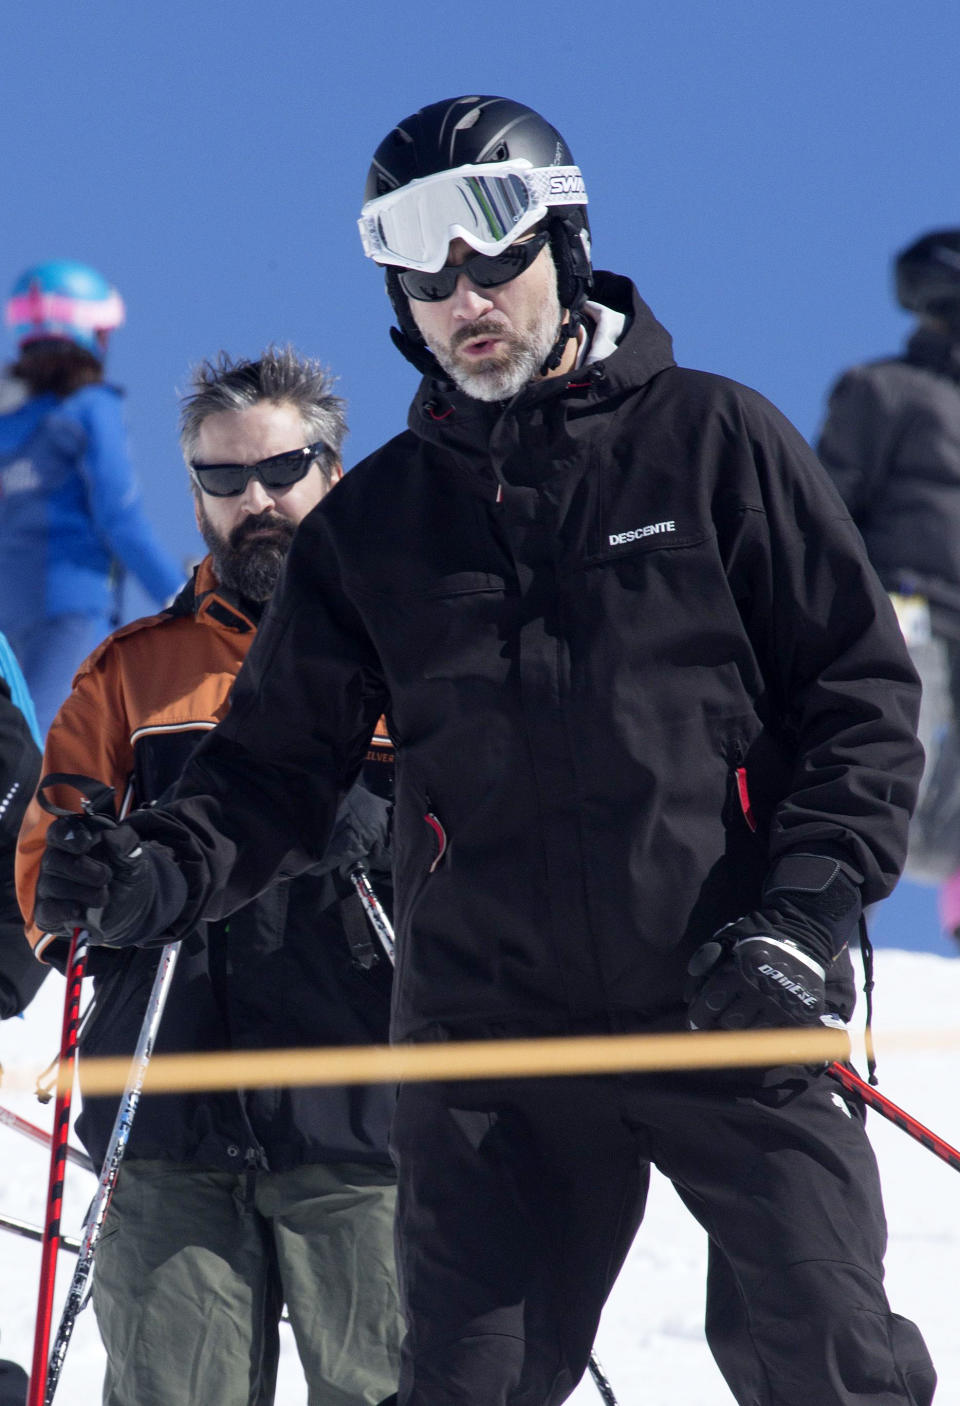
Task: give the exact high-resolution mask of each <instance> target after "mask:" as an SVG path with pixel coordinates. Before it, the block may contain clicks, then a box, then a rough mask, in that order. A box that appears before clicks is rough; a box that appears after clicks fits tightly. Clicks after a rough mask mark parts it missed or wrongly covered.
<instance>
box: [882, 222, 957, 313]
mask: <svg viewBox="0 0 960 1406" xmlns="http://www.w3.org/2000/svg"><path fill="white" fill-rule="evenodd" d="M895 276H896V290H897V302H898V303H899V304H900V306H901V307H903V308H906V309H907V311H908V312H912V313H916V314H918V315H919V316H928V317H946V318H948V319H949V320H950V321H951V322H956V321H957V319H958V316H960V229H941V230H934V231H932V232H931V233H930V234H925V235H923V236H922V238H920V239H918V240H916V241H915V243H913V244H911V245H909V246H908V247H907V248H906V249H903V250H901V252H900V253H899V254H898V255H897V258H896V263H895Z"/></svg>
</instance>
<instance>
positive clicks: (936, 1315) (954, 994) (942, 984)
mask: <svg viewBox="0 0 960 1406" xmlns="http://www.w3.org/2000/svg"><path fill="white" fill-rule="evenodd" d="M62 1000H63V982H62V979H61V978H59V977H57V976H52V977H50V978H49V979H48V981H47V982H46V984H45V986H44V987H43V988H42V989H41V992H40V994H39V996H38V997H37V999H36V1000H35V1002H34V1004H33V1006H32V1007H31V1008H30V1010H29V1011H28V1012H27V1016H26V1018H25V1019H24V1020H13V1021H7V1022H5V1023H4V1024H3V1025H2V1026H0V1061H2V1063H3V1065H4V1066H6V1068H7V1070H8V1071H12V1070H13V1069H14V1068H15V1067H18V1066H19V1067H23V1066H27V1067H30V1068H36V1067H38V1066H39V1065H40V1064H45V1063H46V1061H47V1060H48V1059H49V1058H50V1057H52V1055H53V1054H54V1053H55V1051H56V1047H57V1044H58V1041H59V1031H60V1018H61V1010H62ZM958 1011H960V961H956V960H951V959H949V958H943V957H938V956H934V955H932V954H928V953H916V952H902V951H896V950H892V949H881V950H880V951H878V952H877V995H876V1011H875V1031H876V1039H877V1050H878V1056H879V1064H880V1070H879V1072H880V1079H881V1083H880V1090H881V1092H882V1093H884V1094H886V1096H887V1097H888V1098H890V1099H892V1100H893V1101H894V1102H896V1103H899V1104H900V1105H901V1106H902V1107H904V1108H906V1109H907V1110H908V1111H909V1112H910V1113H912V1114H913V1115H914V1116H915V1117H917V1118H919V1119H920V1121H921V1122H923V1123H926V1124H927V1126H929V1127H931V1128H932V1129H933V1130H934V1131H935V1132H937V1133H939V1134H940V1135H941V1136H942V1137H944V1138H945V1139H946V1140H947V1141H948V1142H950V1143H952V1144H953V1145H954V1146H960V1101H958V1099H957V1090H958V1088H960V1048H954V1049H947V1050H943V1051H936V1050H933V1051H930V1052H929V1053H924V1054H903V1053H898V1052H896V1050H894V1049H893V1048H891V1049H890V1050H889V1052H886V1053H885V1051H884V1036H885V1035H887V1034H889V1035H891V1036H892V1035H893V1034H894V1032H896V1031H897V1030H916V1029H923V1028H925V1029H928V1030H942V1029H946V1028H948V1027H951V1026H952V1027H954V1028H960V1018H958ZM0 1103H2V1104H3V1105H4V1106H5V1107H8V1108H11V1109H13V1110H14V1111H15V1112H17V1113H19V1114H20V1115H21V1116H22V1117H24V1118H27V1119H29V1120H30V1121H31V1122H34V1123H38V1124H41V1125H42V1126H44V1127H46V1128H49V1127H50V1125H51V1122H52V1113H53V1105H52V1104H49V1105H47V1106H46V1107H43V1106H41V1105H40V1104H39V1103H38V1102H37V1101H36V1099H35V1098H34V1097H33V1096H32V1095H30V1094H15V1093H13V1092H7V1091H5V1090H4V1089H3V1087H2V1085H0ZM869 1127H870V1133H871V1137H872V1139H873V1143H874V1146H875V1148H876V1150H877V1155H878V1158H879V1161H880V1167H881V1172H882V1174H883V1182H884V1188H885V1195H886V1205H887V1215H888V1220H889V1223H890V1249H889V1253H888V1256H887V1286H888V1290H889V1294H890V1299H891V1302H892V1304H893V1306H894V1308H895V1309H896V1310H897V1311H898V1312H900V1313H903V1314H906V1315H907V1316H908V1317H911V1318H914V1319H915V1320H916V1321H917V1322H918V1323H919V1324H920V1325H921V1327H922V1329H923V1332H924V1335H925V1337H926V1339H927V1343H928V1345H929V1347H930V1350H931V1352H932V1354H933V1357H934V1360H935V1361H936V1363H937V1367H938V1370H939V1373H940V1390H939V1392H938V1397H937V1400H938V1406H960V1335H958V1334H957V1331H956V1309H955V1301H954V1298H953V1292H952V1285H953V1284H954V1283H955V1280H956V1273H957V1265H958V1262H960V1255H958V1251H960V1175H958V1173H957V1172H955V1171H953V1170H952V1169H951V1168H950V1167H948V1166H947V1165H946V1163H944V1162H942V1161H940V1160H939V1159H938V1158H936V1157H934V1156H933V1155H932V1154H931V1153H929V1152H927V1151H926V1150H925V1149H924V1148H922V1147H921V1146H920V1145H919V1144H918V1143H916V1142H915V1141H914V1140H913V1139H912V1138H910V1137H908V1136H907V1135H906V1134H905V1133H903V1132H901V1131H900V1130H899V1129H898V1128H895V1127H894V1126H893V1125H892V1124H890V1123H888V1122H886V1121H885V1120H884V1119H882V1118H881V1117H879V1116H878V1115H876V1114H871V1115H870V1120H869ZM48 1165H49V1162H48V1156H47V1153H46V1151H45V1150H44V1149H43V1148H41V1147H38V1146H35V1145H34V1144H33V1143H31V1142H29V1141H27V1140H26V1139H25V1138H24V1137H22V1136H21V1135H20V1134H18V1133H15V1132H13V1131H11V1130H10V1129H8V1128H6V1127H4V1126H0V1212H3V1213H5V1214H7V1215H12V1216H16V1217H18V1218H20V1219H22V1220H28V1221H30V1222H32V1223H33V1224H37V1225H39V1224H40V1222H41V1220H42V1216H43V1205H44V1198H45V1194H46V1185H47V1171H48ZM93 1186H94V1180H93V1177H92V1176H91V1175H90V1174H89V1173H87V1172H84V1171H82V1170H81V1169H79V1168H77V1167H75V1166H74V1165H73V1164H69V1165H68V1172H67V1179H66V1193H65V1209H64V1215H63V1229H64V1232H65V1233H67V1234H78V1233H79V1229H80V1223H81V1219H82V1216H83V1213H84V1210H85V1208H86V1204H87V1202H88V1200H89V1197H90V1195H91V1194H92V1191H93ZM0 1251H2V1258H0V1265H2V1271H0V1357H10V1358H13V1359H14V1360H16V1361H18V1362H20V1363H22V1364H23V1365H24V1367H25V1368H27V1370H29V1365H30V1359H31V1355H32V1346H33V1324H34V1317H35V1312H36V1298H37V1287H38V1276H39V1266H40V1249H39V1246H38V1245H37V1244H35V1243H33V1242H31V1241H28V1240H24V1239H21V1238H19V1237H16V1236H13V1235H9V1234H5V1233H4V1234H0ZM74 1263H75V1259H74V1257H73V1256H72V1255H70V1254H67V1253H63V1254H62V1256H61V1261H60V1270H59V1274H58V1279H57V1290H58V1293H57V1307H56V1314H55V1320H54V1321H55V1322H56V1321H57V1319H58V1317H59V1311H60V1303H61V1301H62V1298H63V1294H64V1293H65V1291H66V1287H67V1285H68V1283H69V1279H70V1275H71V1273H72V1269H73V1265H74ZM705 1269H706V1245H705V1239H704V1236H703V1233H702V1232H701V1231H700V1229H699V1227H698V1226H697V1225H696V1224H695V1222H694V1221H693V1220H692V1219H691V1218H690V1216H689V1215H688V1213H687V1212H686V1210H685V1209H684V1208H683V1206H682V1205H681V1203H680V1201H679V1199H678V1198H677V1196H676V1195H675V1194H674V1192H673V1190H672V1188H671V1187H670V1185H669V1184H668V1183H667V1182H666V1181H664V1180H663V1179H662V1178H659V1177H658V1178H655V1180H654V1185H653V1187H652V1190H651V1195H650V1205H649V1210H648V1213H647V1218H646V1221H645V1224H644V1226H643V1227H642V1229H641V1231H640V1233H639V1235H638V1237H637V1240H636V1243H635V1245H634V1247H633V1250H632V1252H631V1255H630V1257H629V1259H628V1261H627V1264H626V1266H625V1268H624V1270H623V1273H622V1275H621V1277H620V1280H619V1282H618V1284H617V1285H616V1288H615V1289H614V1292H613V1294H612V1296H611V1299H610V1302H609V1303H608V1305H607V1308H606V1311H605V1313H604V1317H603V1322H602V1324H601V1326H600V1333H599V1336H598V1339H597V1357H598V1359H599V1361H600V1363H601V1364H602V1366H603V1368H604V1369H605V1371H606V1372H607V1375H608V1376H609V1378H610V1381H611V1384H612V1386H613V1389H614V1391H615V1393H616V1395H617V1398H618V1400H619V1402H620V1406H675V1403H677V1402H680V1401H682V1402H683V1403H684V1406H728V1404H729V1403H730V1401H731V1400H732V1398H731V1396H730V1393H729V1392H728V1390H727V1388H726V1386H725V1385H724V1383H723V1381H722V1379H721V1378H720V1376H719V1374H718V1372H717V1370H716V1368H715V1367H714V1365H713V1362H712V1359H711V1357H710V1354H709V1352H708V1350H707V1348H706V1345H705V1343H704V1340H703V1333H702V1329H701V1318H702V1311H703V1286H704V1276H705ZM102 1370H103V1352H102V1349H101V1347H100V1343H99V1339H98V1336H97V1329H96V1323H95V1321H94V1318H93V1312H92V1309H90V1308H87V1309H86V1310H85V1311H84V1312H83V1313H82V1314H81V1316H80V1319H79V1321H78V1323H77V1327H76V1330H75V1332H74V1335H73V1340H72V1342H71V1345H70V1349H69V1351H68V1353H67V1359H66V1365H65V1367H64V1371H63V1375H62V1377H61V1382H60V1386H59V1389H58V1393H57V1400H58V1401H62V1402H64V1403H70V1406H95V1403H97V1402H98V1401H99V1400H100V1381H101V1375H102ZM571 1399H572V1401H573V1402H574V1403H575V1406H598V1403H599V1400H600V1398H599V1396H598V1394H597V1391H596V1388H595V1386H594V1384H593V1382H592V1381H591V1379H590V1378H589V1376H588V1377H585V1378H584V1381H583V1382H582V1383H581V1385H580V1386H579V1388H578V1389H577V1391H576V1393H575V1395H574V1396H573V1397H572V1398H571ZM305 1400H306V1390H305V1388H304V1385H303V1381H302V1378H301V1376H300V1372H299V1368H298V1364H297V1358H296V1352H295V1350H294V1347H293V1342H292V1339H291V1337H290V1335H289V1334H288V1333H287V1332H286V1330H284V1339H283V1357H282V1363H281V1369H280V1383H279V1388H278V1392H277V1406H303V1403H304V1402H305Z"/></svg>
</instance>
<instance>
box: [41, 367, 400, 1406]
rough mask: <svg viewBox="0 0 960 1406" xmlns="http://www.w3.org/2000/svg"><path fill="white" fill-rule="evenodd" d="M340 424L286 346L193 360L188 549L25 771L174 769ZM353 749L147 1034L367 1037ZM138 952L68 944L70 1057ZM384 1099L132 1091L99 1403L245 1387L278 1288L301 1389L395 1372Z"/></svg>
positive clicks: (135, 1026) (146, 791)
mask: <svg viewBox="0 0 960 1406" xmlns="http://www.w3.org/2000/svg"><path fill="white" fill-rule="evenodd" d="M345 432H346V425H345V421H344V414H343V405H342V402H341V401H340V400H339V399H338V398H337V397H336V396H335V395H333V394H332V393H331V388H330V381H329V378H328V376H327V374H326V373H325V371H324V370H323V368H322V367H321V366H320V365H319V364H318V363H316V362H314V361H311V360H308V359H306V358H302V357H300V356H298V355H297V354H296V353H295V352H294V351H293V350H291V349H289V348H287V349H282V350H276V349H273V348H270V349H268V350H267V351H266V352H264V354H263V355H262V356H261V357H260V359H259V360H257V361H246V360H236V361H234V360H231V359H230V358H229V357H227V356H226V355H224V354H222V353H221V355H220V356H219V358H218V359H217V360H216V361H215V362H212V363H211V362H207V363H205V364H204V365H202V366H201V367H199V368H198V370H197V371H196V372H195V374H194V377H193V384H192V388H191V392H190V394H188V395H187V396H186V397H185V399H184V401H183V405H182V411H181V445H182V448H183V454H184V458H185V459H186V462H187V466H188V468H189V472H190V478H191V483H192V487H193V495H194V504H195V510H196V516H197V524H198V526H199V528H200V531H201V533H202V535H203V538H204V541H205V542H206V544H207V547H208V553H209V554H208V555H207V556H206V557H205V558H204V559H203V561H202V562H201V563H200V565H199V566H198V567H197V569H196V572H195V573H194V577H193V580H192V581H191V582H190V584H189V585H188V586H186V587H185V588H184V590H183V591H181V593H180V595H179V596H178V597H177V599H176V600H175V601H174V603H173V604H172V605H171V606H170V607H169V609H167V610H165V611H163V612H162V613H161V614H159V615H155V616H151V617H149V618H147V619H143V620H138V621H136V622H135V623H133V624H130V625H127V626H126V627H125V628H124V629H122V630H119V631H117V632H116V633H115V634H113V635H111V636H110V638H109V639H107V640H106V641H105V642H104V644H102V645H101V646H100V648H99V649H98V650H97V651H96V652H95V653H94V654H93V655H92V656H91V657H90V658H89V659H88V660H87V661H86V663H85V664H84V665H83V667H82V669H81V670H80V673H79V674H78V676H77V679H76V681H75V685H74V689H73V692H72V694H71V696H70V697H69V698H68V699H67V700H66V702H65V703H64V704H63V706H62V708H61V710H60V712H59V714H58V716H57V718H56V720H55V722H54V724H53V726H52V728H51V731H50V735H49V738H48V740H47V747H46V754H45V757H44V774H49V773H56V772H59V773H71V774H81V775H85V776H90V777H94V778H96V779H97V780H98V781H102V782H105V783H107V784H109V785H110V786H112V787H113V788H114V791H115V794H116V796H117V797H123V798H124V803H123V807H122V814H127V813H129V811H130V810H131V809H132V808H134V807H136V806H144V805H150V804H151V803H152V802H155V801H156V800H157V799H158V798H159V797H160V796H162V795H163V794H164V792H166V791H167V790H168V789H169V788H170V787H172V785H173V784H174V783H175V781H176V780H177V778H178V776H179V775H180V772H181V771H182V769H183V766H184V764H185V762H186V760H187V758H188V757H189V755H190V753H191V752H192V751H193V748H194V746H195V744H196V743H197V741H199V739H200V738H201V737H203V736H204V735H205V733H206V732H208V731H209V730H210V729H211V728H213V727H214V726H215V724H216V723H217V722H218V721H219V719H220V718H221V717H223V715H224V714H225V713H226V711H227V708H228V698H229V693H230V689H231V686H232V683H233V680H234V677H235V675H236V673H237V671H238V670H239V668H240V665H241V663H242V661H243V659H244V657H245V655H246V653H247V650H248V649H249V646H250V644H251V642H252V640H253V638H254V636H255V633H256V628H257V623H258V621H259V618H260V614H261V611H262V608H263V604H264V602H266V601H267V600H269V598H270V596H271V594H272V593H273V590H274V587H275V585H276V583H277V580H278V577H279V574H280V568H281V566H282V564H283V560H284V557H285V556H286V554H287V551H288V549H289V547H290V544H291V541H292V540H293V536H294V533H295V531H296V528H297V524H298V523H299V522H300V521H301V519H302V518H303V517H304V516H305V515H306V514H307V513H308V512H309V511H310V510H311V509H312V508H313V507H314V506H315V505H316V504H317V503H319V502H320V500H321V499H322V498H323V497H324V496H325V495H326V494H327V493H328V492H329V490H330V488H331V487H332V486H333V485H334V484H335V483H336V481H337V480H338V479H339V478H340V476H341V473H342V469H341V464H340V448H341V444H342V442H343V438H344V434H345ZM370 758H371V760H370V763H369V765H368V766H367V767H366V770H365V778H364V779H365V780H367V781H368V782H369V784H370V788H371V789H367V788H366V787H364V786H363V784H362V782H358V783H357V785H356V786H355V787H354V789H353V790H352V791H351V792H350V795H349V798H348V801H347V802H345V803H344V807H343V809H342V810H341V824H340V827H339V833H338V835H337V836H336V837H335V838H334V841H333V843H332V845H331V849H330V851H328V854H327V856H326V857H325V860H324V863H323V864H322V865H320V866H317V867H315V868H314V870H313V871H312V872H310V873H306V874H302V875H300V876H299V877H297V878H295V879H293V880H281V881H280V882H279V883H277V884H276V885H274V886H273V887H271V888H270V889H269V890H268V891H267V892H265V893H262V894H261V895H260V896H259V897H257V898H255V899H254V900H253V901H252V902H251V903H248V904H247V905H245V906H244V907H243V908H242V909H241V910H240V911H238V912H236V913H234V914H233V915H232V916H231V918H230V919H229V921H228V922H216V923H203V924H201V925H200V926H199V927H198V928H197V929H196V930H195V932H194V933H193V934H192V935H191V936H190V937H188V939H187V940H186V941H185V942H184V944H183V947H182V949H181V952H180V957H179V961H178V964H177V968H176V973H175V978H174V985H173V988H172V991H171V993H170V997H169V999H168V1002H167V1006H166V1010H165V1013H164V1017H163V1023H162V1026H161V1030H160V1035H159V1039H158V1043H157V1049H158V1050H159V1051H162V1052H167V1053H169V1052H174V1051H176V1052H184V1051H194V1050H217V1049H231V1048H233V1049H251V1048H254V1049H256V1048H262V1049H268V1048H278V1047H288V1048H296V1047H298V1046H307V1045H314V1044H327V1045H337V1044H341V1045H358V1044H364V1043H370V1042H383V1041H385V1040H386V1039H387V1026H388V1007H389V996H390V969H389V963H388V962H387V961H385V960H383V959H381V960H379V961H378V960H376V954H375V953H374V952H373V950H372V947H371V945H370V944H369V941H368V940H366V939H367V934H366V931H365V928H364V924H363V917H362V913H358V912H357V907H358V903H359V901H358V900H357V899H356V896H355V895H353V894H352V889H351V888H350V886H349V884H346V885H345V884H344V883H343V882H342V881H340V879H339V877H338V874H337V872H336V871H337V869H338V868H341V867H344V866H345V865H346V864H347V863H348V862H352V861H353V860H354V859H356V858H364V859H366V861H367V863H368V864H369V866H370V867H371V868H372V869H374V870H376V869H378V868H379V869H381V870H385V869H386V867H387V864H388V861H387V857H386V852H385V833H386V813H387V809H388V804H387V795H388V793H389V789H390V785H391V780H392V767H391V765H390V759H391V751H390V747H389V740H388V739H387V738H386V737H385V736H383V735H382V729H381V735H379V736H378V737H377V738H375V739H374V743H373V745H372V747H371V752H370ZM62 803H63V804H65V805H68V806H69V805H71V804H72V805H75V804H76V798H75V797H72V799H71V794H70V793H69V792H67V793H66V794H65V795H64V796H63V798H62ZM50 819H51V817H50V816H48V815H47V814H46V813H45V812H43V811H42V810H41V809H40V808H39V806H38V805H37V804H36V803H34V804H33V806H32V807H31V809H30V811H29V812H28V814H27V817H26V820H25V823H24V827H23V830H22V832H21V840H20V847H19V854H18V891H19V897H20V901H21V905H22V907H23V910H24V913H25V915H27V916H28V917H29V915H32V913H33V908H34V888H35V883H36V876H37V871H38V868H39V865H40V860H41V857H42V855H43V852H44V848H45V840H46V832H47V828H48V825H49V822H50ZM30 936H31V939H32V941H33V943H34V946H35V950H36V952H37V955H38V956H42V959H43V960H44V961H53V962H54V963H56V962H57V961H58V960H61V961H62V952H60V951H58V949H60V948H62V946H63V944H62V942H61V941H59V940H57V939H56V938H53V937H52V936H51V935H50V933H49V932H46V931H42V930H41V929H39V928H38V927H36V926H33V927H32V928H31V930H30ZM158 940H159V941H162V940H163V935H162V934H161V935H160V937H159V939H158ZM159 951H160V949H159V947H158V946H157V945H153V946H146V947H143V948H137V949H136V950H135V951H131V952H124V953H120V952H112V951H108V950H107V949H106V948H97V949H95V951H94V952H93V953H92V956H91V958H90V965H89V968H88V969H89V970H90V971H91V972H92V974H93V976H94V979H95V983H96V996H95V1003H94V1013H93V1016H92V1019H91V1020H90V1021H89V1022H88V1023H87V1025H86V1028H85V1031H84V1035H83V1040H82V1051H83V1053H85V1054H126V1053H129V1052H131V1051H132V1050H133V1048H134V1045H135V1042H136V1038H137V1034H138V1030H139V1026H140V1022H141V1020H142V1017H143V1012H144V1008H145V1005H146V1000H147V996H148V993H149V991H150V987H151V983H152V980H153V974H154V971H155V969H156V966H157V960H158V955H159ZM392 1105H393V1096H392V1093H391V1091H389V1090H388V1089H386V1088H382V1087H376V1088H374V1087H366V1086H357V1087H352V1088H315V1089H311V1088H304V1089H288V1088H282V1089H251V1090H240V1091H238V1092H236V1093H216V1094H213V1093H211V1094H207V1093H196V1094H183V1095H176V1096H174V1095H163V1096H156V1097H151V1096H149V1095H148V1096H147V1097H145V1098H144V1099H143V1100H142V1102H141V1104H140V1108H139V1110H138V1113H137V1117H136V1120H135V1122H134V1126H133V1132H132V1135H131V1138H130V1142H129V1145H128V1149H127V1152H126V1157H125V1160H124V1163H123V1166H122V1168H121V1172H120V1177H119V1180H118V1184H117V1188H116V1193H115V1195H114V1198H113V1202H112V1205H111V1208H110V1212H109V1215H108V1218H107V1221H106V1225H105V1228H104V1234H103V1237H102V1239H101V1241H100V1244H99V1247H98V1250H97V1255H96V1266H95V1268H96V1274H95V1278H94V1290H93V1295H94V1306H95V1309H96V1314H97V1320H98V1323H99V1326H100V1331H101V1334H102V1337H103V1341H104V1345H105V1347H106V1352H107V1373H106V1381H105V1386H104V1396H103V1400H104V1402H105V1403H107V1406H135V1403H136V1404H137V1406H140V1404H141V1403H143V1402H146V1401H149V1402H150V1403H151V1406H185V1403H190V1402H195V1403H200V1402H202V1403H203V1406H236V1403H238V1402H250V1403H256V1406H267V1403H270V1402H272V1401H273V1400H274V1393H275V1385H276V1376H277V1367H278V1359H279V1328H278V1324H279V1321H280V1316H281V1310H282V1308H283V1305H284V1302H286V1304H287V1306H288V1310H289V1316H290V1322H291V1324H292V1328H293V1333H294V1336H295V1339H296V1344H297V1349H298V1352H299V1355H300V1360H301V1363H302V1365H303V1370H304V1373H305V1375H306V1378H307V1382H308V1387H309V1396H308V1400H309V1401H310V1402H311V1403H319V1402H321V1401H322V1402H333V1401H336V1402H338V1403H342V1404H343V1406H353V1403H356V1406H363V1403H375V1402H379V1401H380V1400H381V1399H382V1398H383V1397H385V1396H387V1395H388V1394H389V1393H390V1392H392V1391H393V1390H394V1389H395V1386H396V1376H397V1364H398V1347H399V1337H400V1318H399V1312H398V1306H397V1292H396V1287H395V1277H394V1267H393V1244H392V1225H393V1213H394V1200H395V1186H394V1175H393V1170H392V1167H391V1164H390V1159H389V1156H388V1153H387V1146H386V1140H387V1128H388V1123H389V1120H390V1116H391V1112H392ZM115 1111H116V1102H115V1100H109V1099H105V1098H100V1099H92V1100H85V1105H84V1111H83V1114H82V1117H81V1118H80V1120H79V1121H78V1132H79V1134H80V1136H81V1138H82V1140H83V1142H84V1143H85V1145H86V1147H87V1149H88V1151H89V1152H90V1155H91V1157H92V1158H93V1159H94V1161H95V1162H96V1163H97V1164H99V1163H100V1162H101V1161H102V1159H103V1157H104V1153H105V1150H106V1147H107V1142H108V1139H109V1136H110V1131H111V1128H112V1125H113V1120H114V1115H115Z"/></svg>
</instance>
